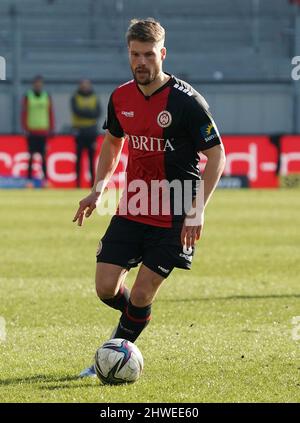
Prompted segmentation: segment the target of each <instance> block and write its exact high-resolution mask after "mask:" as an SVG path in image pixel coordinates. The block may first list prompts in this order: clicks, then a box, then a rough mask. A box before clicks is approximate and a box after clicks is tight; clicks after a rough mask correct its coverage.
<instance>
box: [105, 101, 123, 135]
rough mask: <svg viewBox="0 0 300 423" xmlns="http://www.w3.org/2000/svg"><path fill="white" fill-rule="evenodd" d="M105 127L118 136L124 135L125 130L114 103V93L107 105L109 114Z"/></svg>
mask: <svg viewBox="0 0 300 423" xmlns="http://www.w3.org/2000/svg"><path fill="white" fill-rule="evenodd" d="M103 129H108V130H109V132H110V133H111V134H112V135H113V136H114V137H117V138H122V137H124V131H123V128H122V126H121V125H120V122H119V120H118V118H117V115H116V112H115V107H114V103H113V94H112V95H111V96H110V99H109V102H108V106H107V116H106V119H105V122H104V124H103Z"/></svg>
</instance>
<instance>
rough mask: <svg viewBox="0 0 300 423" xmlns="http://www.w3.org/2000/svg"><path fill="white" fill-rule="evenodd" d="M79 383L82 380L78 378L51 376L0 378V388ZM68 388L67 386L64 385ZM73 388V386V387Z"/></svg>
mask: <svg viewBox="0 0 300 423" xmlns="http://www.w3.org/2000/svg"><path fill="white" fill-rule="evenodd" d="M73 381H79V382H83V379H80V378H78V376H75V375H74V376H62V377H61V376H51V375H48V376H46V375H35V376H29V377H16V378H8V379H1V378H0V387H1V386H8V385H20V384H22V383H26V384H35V383H37V384H38V383H63V382H73ZM65 386H69V385H65ZM73 387H74V385H73Z"/></svg>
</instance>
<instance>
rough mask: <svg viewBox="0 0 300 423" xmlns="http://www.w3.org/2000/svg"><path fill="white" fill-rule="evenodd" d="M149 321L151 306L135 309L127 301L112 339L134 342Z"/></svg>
mask: <svg viewBox="0 0 300 423" xmlns="http://www.w3.org/2000/svg"><path fill="white" fill-rule="evenodd" d="M150 319H151V304H149V305H147V306H146V307H136V306H134V305H133V304H132V303H131V301H130V300H129V303H128V306H127V308H126V309H125V311H124V312H123V314H122V316H121V318H120V322H119V325H118V328H117V331H116V333H115V335H114V338H124V339H127V340H128V341H131V342H134V341H135V340H136V339H137V337H138V336H139V335H140V334H141V332H142V331H143V330H144V329H145V327H146V326H147V325H148V323H149V322H150Z"/></svg>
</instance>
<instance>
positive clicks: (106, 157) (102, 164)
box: [73, 130, 124, 226]
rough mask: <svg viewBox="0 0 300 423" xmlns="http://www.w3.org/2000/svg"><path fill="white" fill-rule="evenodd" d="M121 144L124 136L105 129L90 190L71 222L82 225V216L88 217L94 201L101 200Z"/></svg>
mask: <svg viewBox="0 0 300 423" xmlns="http://www.w3.org/2000/svg"><path fill="white" fill-rule="evenodd" d="M123 144H124V137H122V138H118V137H115V136H113V135H112V134H111V133H110V132H109V131H108V130H107V131H106V134H105V137H104V140H103V144H102V148H101V153H100V156H99V161H98V166H97V172H96V177H95V181H94V186H93V188H92V192H91V193H90V194H89V195H88V196H87V197H85V198H83V199H82V200H81V201H80V202H79V207H78V210H77V212H76V214H75V216H74V219H73V222H76V221H77V224H78V226H81V225H82V222H83V218H84V217H89V216H90V215H91V214H92V213H93V210H94V209H95V208H96V203H97V202H99V201H101V196H102V194H103V192H104V190H105V187H106V185H107V183H108V181H109V179H110V177H111V176H112V175H113V173H114V171H115V169H116V167H117V165H118V163H119V160H120V156H121V151H122V148H123Z"/></svg>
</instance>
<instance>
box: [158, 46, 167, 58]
mask: <svg viewBox="0 0 300 423" xmlns="http://www.w3.org/2000/svg"><path fill="white" fill-rule="evenodd" d="M160 53H161V60H165V58H166V56H167V49H166V47H162V49H161V50H160Z"/></svg>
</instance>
